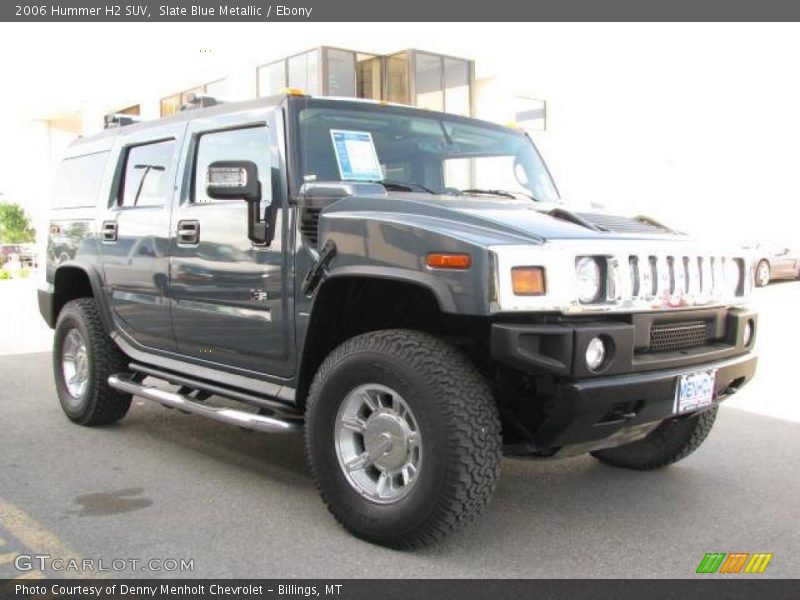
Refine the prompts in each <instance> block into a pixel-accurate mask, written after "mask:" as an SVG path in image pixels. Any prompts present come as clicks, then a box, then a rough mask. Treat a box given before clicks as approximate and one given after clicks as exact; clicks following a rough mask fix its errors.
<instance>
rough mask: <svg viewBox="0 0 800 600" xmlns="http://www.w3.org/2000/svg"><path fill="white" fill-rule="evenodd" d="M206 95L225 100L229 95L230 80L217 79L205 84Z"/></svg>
mask: <svg viewBox="0 0 800 600" xmlns="http://www.w3.org/2000/svg"><path fill="white" fill-rule="evenodd" d="M203 87H204V88H205V90H204V93H205V94H206V96H211V97H212V98H216V99H217V100H223V99H224V98H225V97H226V96H227V95H228V80H227V79H217V80H216V81H212V82H210V83H207V84H205V85H204V86H203Z"/></svg>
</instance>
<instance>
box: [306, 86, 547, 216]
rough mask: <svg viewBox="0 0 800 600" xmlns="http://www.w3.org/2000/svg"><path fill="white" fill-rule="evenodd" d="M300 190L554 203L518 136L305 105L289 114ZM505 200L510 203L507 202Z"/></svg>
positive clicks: (399, 114) (340, 105)
mask: <svg viewBox="0 0 800 600" xmlns="http://www.w3.org/2000/svg"><path fill="white" fill-rule="evenodd" d="M297 126H298V130H299V136H298V137H299V142H300V157H301V160H300V168H301V169H300V170H301V172H300V174H299V177H300V182H299V183H300V184H301V185H302V184H303V183H306V182H312V181H313V182H319V181H380V182H382V183H384V184H385V185H386V187H387V189H389V190H398V191H415V192H433V193H437V194H452V195H465V196H475V197H477V196H478V195H480V194H487V193H488V194H497V193H500V195H502V196H509V195H512V194H522V195H525V196H528V197H530V198H532V199H534V200H536V201H539V202H559V197H558V192H557V191H556V188H555V185H554V184H553V181H552V179H551V178H550V174H549V173H548V171H547V168H546V167H545V165H544V162H543V161H542V159H541V157H540V156H539V153H538V152H537V151H536V148H535V147H534V145H533V142H531V140H530V139H529V138H528V137H527V136H525V135H524V134H522V133H521V132H518V131H514V130H512V129H508V128H506V127H501V126H498V125H492V124H489V123H481V122H480V121H476V120H471V119H464V118H460V117H456V116H451V115H446V114H443V113H435V112H431V113H429V114H428V113H427V112H423V111H418V110H412V109H408V108H404V107H394V106H382V105H370V104H356V103H347V102H341V101H330V100H327V101H326V100H314V99H311V100H307V101H306V104H305V106H304V107H303V108H301V109H300V110H299V111H298V114H297ZM512 197H513V196H512Z"/></svg>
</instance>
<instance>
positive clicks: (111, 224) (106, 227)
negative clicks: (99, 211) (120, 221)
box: [102, 221, 117, 242]
mask: <svg viewBox="0 0 800 600" xmlns="http://www.w3.org/2000/svg"><path fill="white" fill-rule="evenodd" d="M102 237H103V241H104V242H116V241H117V222H116V221H103V230H102Z"/></svg>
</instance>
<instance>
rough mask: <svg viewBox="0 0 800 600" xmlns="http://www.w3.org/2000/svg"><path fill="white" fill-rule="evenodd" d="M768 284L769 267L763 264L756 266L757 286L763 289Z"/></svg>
mask: <svg viewBox="0 0 800 600" xmlns="http://www.w3.org/2000/svg"><path fill="white" fill-rule="evenodd" d="M768 283H769V265H768V264H767V263H765V262H762V263H759V265H758V285H760V286H761V287H764V286H765V285H767V284H768Z"/></svg>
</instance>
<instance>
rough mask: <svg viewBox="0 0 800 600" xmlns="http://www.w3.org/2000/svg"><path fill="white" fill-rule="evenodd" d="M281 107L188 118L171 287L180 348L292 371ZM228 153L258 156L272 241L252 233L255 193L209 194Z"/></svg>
mask: <svg viewBox="0 0 800 600" xmlns="http://www.w3.org/2000/svg"><path fill="white" fill-rule="evenodd" d="M278 111H279V109H277V108H276V109H259V110H256V111H246V112H242V113H235V114H231V115H224V116H218V117H214V118H213V119H208V120H197V121H194V122H192V123H191V124H190V125H189V129H188V131H187V144H186V149H185V152H184V155H183V158H182V161H183V163H184V164H185V168H183V169H182V170H183V172H184V177H183V182H182V191H181V200H180V204H179V205H178V206H177V207H176V210H175V213H174V214H173V219H172V232H171V233H172V241H171V246H170V248H171V250H170V252H171V257H170V272H171V279H170V292H171V297H172V300H173V328H174V332H175V337H176V340H177V347H178V351H179V352H180V353H182V354H186V355H188V356H192V357H195V358H199V359H203V360H205V361H209V362H211V363H215V365H217V366H226V367H234V368H235V369H238V370H243V371H248V372H255V373H261V374H267V375H273V376H277V377H286V376H289V375H291V374H292V373H293V371H294V369H293V367H292V365H291V362H290V361H289V360H288V357H289V352H290V342H291V337H290V335H289V326H290V325H291V324H292V323H291V319H290V318H289V314H290V311H289V310H288V308H287V306H288V302H289V298H290V296H289V294H288V293H287V286H288V283H289V275H288V273H289V262H288V260H287V258H286V257H285V256H284V254H283V245H284V241H283V239H282V233H283V219H284V215H283V201H284V199H283V196H284V192H283V190H284V189H285V180H284V177H283V176H282V173H283V172H284V170H283V168H282V160H283V159H282V155H283V153H282V152H281V151H280V149H279V144H280V142H279V141H278V140H279V139H282V137H281V136H282V134H281V132H280V131H276V128H279V127H281V126H282V120H281V119H279V118H276V114H277V115H280V112H278ZM223 160H248V161H252V162H253V163H255V165H256V166H257V168H258V177H259V181H260V183H261V189H262V203H261V214H262V215H264V214H266V212H267V211H268V208H269V207H270V205H271V204H273V203H274V204H275V210H274V214H275V217H274V218H275V221H274V227H273V231H274V232H275V234H274V236H273V239H272V241H271V242H270V243H269V245H257V244H253V243H252V242H251V241H250V240H249V239H248V237H247V234H248V232H247V203H246V202H244V201H243V200H215V199H212V198H209V197H208V196H207V195H206V193H205V180H206V170H207V168H208V165H209V164H210V163H212V162H215V161H223ZM273 189H274V190H275V192H273Z"/></svg>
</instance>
